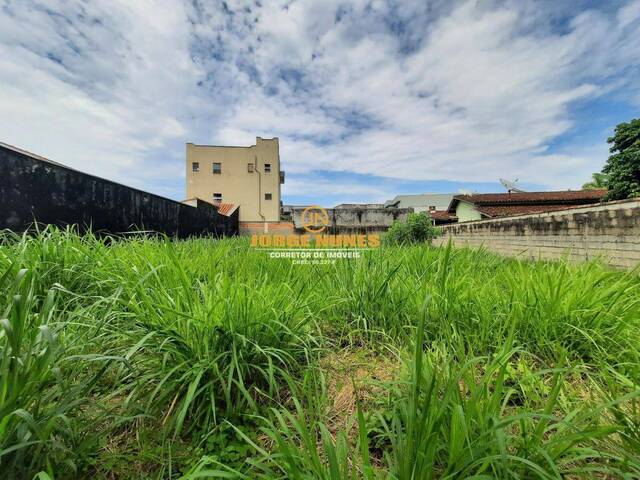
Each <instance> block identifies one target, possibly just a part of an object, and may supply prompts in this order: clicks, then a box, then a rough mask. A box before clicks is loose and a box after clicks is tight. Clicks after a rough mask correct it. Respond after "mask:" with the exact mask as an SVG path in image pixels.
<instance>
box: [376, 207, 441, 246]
mask: <svg viewBox="0 0 640 480" xmlns="http://www.w3.org/2000/svg"><path fill="white" fill-rule="evenodd" d="M439 235H440V230H439V229H438V228H436V227H434V226H433V222H432V221H431V217H430V216H429V214H427V213H425V212H420V213H410V214H409V216H408V217H407V221H406V222H401V221H399V220H396V221H395V222H393V225H391V228H389V231H388V232H387V235H386V236H385V240H386V241H387V242H388V243H389V244H391V245H408V244H412V243H429V244H431V241H432V240H433V239H434V238H436V237H438V236H439Z"/></svg>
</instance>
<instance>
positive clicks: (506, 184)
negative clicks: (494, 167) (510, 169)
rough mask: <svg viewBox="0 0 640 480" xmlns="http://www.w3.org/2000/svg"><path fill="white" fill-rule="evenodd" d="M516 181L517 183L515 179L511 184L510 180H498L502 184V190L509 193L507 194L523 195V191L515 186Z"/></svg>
mask: <svg viewBox="0 0 640 480" xmlns="http://www.w3.org/2000/svg"><path fill="white" fill-rule="evenodd" d="M517 181H518V179H517V178H516V179H515V180H514V181H513V182H512V181H510V180H505V179H504V178H501V179H500V183H501V184H502V186H503V187H504V188H506V189H507V192H509V193H511V192H516V193H524V190H522V189H520V188H518V186H517V185H516V182H517Z"/></svg>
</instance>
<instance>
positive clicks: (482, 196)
mask: <svg viewBox="0 0 640 480" xmlns="http://www.w3.org/2000/svg"><path fill="white" fill-rule="evenodd" d="M606 193H607V191H606V190H602V189H600V190H562V191H556V192H513V193H475V194H473V195H454V197H453V198H454V200H463V201H466V202H469V203H473V204H475V205H504V204H526V203H562V202H565V203H568V204H573V203H574V202H585V203H591V202H594V203H595V202H599V201H600V200H602V198H603V197H604V196H605V195H606Z"/></svg>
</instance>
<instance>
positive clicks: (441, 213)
mask: <svg viewBox="0 0 640 480" xmlns="http://www.w3.org/2000/svg"><path fill="white" fill-rule="evenodd" d="M429 215H431V218H433V219H434V220H456V219H457V217H456V216H455V215H453V214H451V213H449V212H447V211H446V210H431V211H430V212H429Z"/></svg>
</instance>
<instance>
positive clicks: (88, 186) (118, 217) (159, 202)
mask: <svg viewBox="0 0 640 480" xmlns="http://www.w3.org/2000/svg"><path fill="white" fill-rule="evenodd" d="M34 222H37V223H40V224H53V225H58V226H61V227H64V226H66V225H76V226H77V228H78V229H79V230H80V231H81V232H83V231H86V230H87V229H88V228H91V229H92V230H93V231H94V232H97V233H108V234H119V233H125V232H131V231H139V230H145V231H151V232H157V233H163V234H166V235H169V236H172V237H179V238H184V237H189V236H200V235H214V236H222V235H236V234H237V233H238V211H237V210H236V211H235V212H234V213H233V214H232V215H231V216H230V217H226V216H224V215H221V214H219V213H218V211H217V210H216V208H215V207H214V206H213V205H212V204H209V203H207V202H203V201H201V200H197V201H196V202H195V205H193V206H192V205H186V204H184V203H180V202H176V201H174V200H170V199H168V198H164V197H161V196H159V195H154V194H152V193H148V192H143V191H141V190H138V189H135V188H131V187H127V186H125V185H121V184H119V183H115V182H111V181H109V180H105V179H103V178H99V177H95V176H93V175H88V174H86V173H82V172H79V171H77V170H73V169H71V168H68V167H66V166H64V165H60V164H58V163H55V162H52V161H50V160H47V159H45V158H42V157H39V156H37V155H34V154H30V153H28V152H24V151H22V150H19V149H16V148H13V147H10V146H8V145H0V229H9V230H12V231H16V232H22V231H24V230H27V229H29V228H30V227H31V226H32V225H33V224H34Z"/></svg>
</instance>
